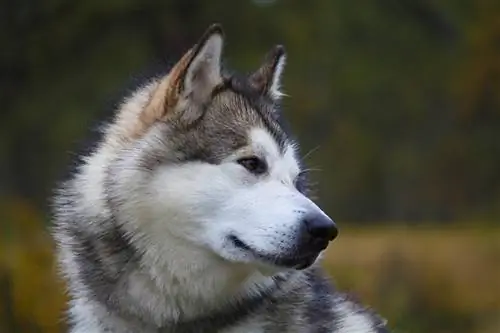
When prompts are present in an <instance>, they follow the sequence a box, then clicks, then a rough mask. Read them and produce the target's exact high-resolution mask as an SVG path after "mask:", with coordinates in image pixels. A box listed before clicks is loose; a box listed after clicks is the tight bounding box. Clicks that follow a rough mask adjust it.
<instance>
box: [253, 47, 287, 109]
mask: <svg viewBox="0 0 500 333" xmlns="http://www.w3.org/2000/svg"><path fill="white" fill-rule="evenodd" d="M285 60H286V52H285V48H284V47H283V46H282V45H276V46H275V47H274V48H273V49H272V50H271V51H269V52H268V53H267V55H266V57H265V59H264V63H263V64H262V65H261V67H260V68H259V69H258V70H257V71H256V72H254V73H253V74H252V75H250V77H249V80H250V84H251V85H252V86H253V87H254V88H255V89H257V91H258V92H259V93H260V94H262V95H267V96H269V97H271V98H272V99H280V98H281V96H283V95H284V94H283V93H282V92H281V91H280V86H281V75H282V74H283V70H284V67H285Z"/></svg>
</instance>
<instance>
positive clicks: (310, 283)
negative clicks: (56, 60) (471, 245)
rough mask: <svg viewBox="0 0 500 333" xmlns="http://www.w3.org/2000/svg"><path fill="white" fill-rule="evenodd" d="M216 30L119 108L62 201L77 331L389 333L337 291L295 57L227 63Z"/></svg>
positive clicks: (61, 247) (60, 230) (62, 260)
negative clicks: (291, 65)
mask: <svg viewBox="0 0 500 333" xmlns="http://www.w3.org/2000/svg"><path fill="white" fill-rule="evenodd" d="M223 45H224V33H223V29H222V27H221V26H220V25H218V24H214V25H212V26H210V27H209V28H208V30H207V31H206V32H205V33H204V34H203V36H202V37H201V39H200V40H199V41H198V42H197V43H196V44H195V45H194V46H193V47H192V48H191V49H189V50H188V51H187V52H186V53H185V54H184V55H183V56H182V57H181V59H180V60H179V61H178V62H177V63H176V64H175V65H174V66H173V67H171V69H170V70H169V71H168V72H167V73H165V74H159V75H156V76H153V77H152V78H151V79H150V80H149V81H148V82H147V83H145V84H143V85H141V86H140V87H139V88H137V89H135V90H134V91H133V92H132V93H131V94H129V95H128V97H126V98H124V100H123V101H122V102H121V104H120V105H118V106H117V107H116V112H115V114H114V118H113V119H112V120H111V121H110V122H109V123H107V124H106V125H105V126H104V127H103V130H102V138H101V140H100V141H98V143H97V145H96V146H95V147H94V149H93V150H92V151H91V152H89V153H88V154H86V155H85V156H82V158H81V163H80V164H79V165H78V167H77V170H76V171H75V172H74V173H73V174H72V176H71V177H70V178H69V179H68V180H66V181H64V182H62V183H61V184H59V186H58V187H57V189H56V193H55V195H54V199H53V202H52V203H53V217H54V218H53V220H54V226H53V229H52V233H53V236H54V239H55V241H56V245H57V258H58V263H59V266H60V269H61V275H62V276H63V277H64V278H65V279H66V281H67V286H68V287H67V291H68V293H69V295H70V303H69V310H68V317H69V319H68V322H69V325H70V331H71V332H72V333H104V332H110V333H117V332H120V333H153V332H154V333H160V332H163V333H166V332H179V333H198V332H200V333H201V332H203V333H212V332H213V333H215V332H225V333H233V332H241V333H260V332H270V333H272V332H276V333H278V332H280V333H282V332H311V333H312V332H315V333H320V332H325V333H326V332H338V333H354V332H359V333H374V332H378V333H382V332H388V331H389V329H388V327H387V324H386V321H385V320H384V319H383V318H381V317H380V316H379V315H378V314H376V313H375V312H374V311H373V310H371V309H370V308H368V307H364V306H362V305H361V303H359V302H357V301H355V300H354V299H353V298H352V297H350V296H349V295H347V294H344V293H341V292H339V291H337V290H336V289H335V287H334V286H333V284H332V282H331V281H330V280H329V279H328V278H327V276H326V275H325V273H323V271H322V269H321V265H320V262H321V256H322V253H323V251H324V250H325V249H326V248H327V247H328V245H329V244H330V242H331V241H332V240H334V239H335V238H336V236H337V234H338V231H337V227H336V225H335V223H334V222H333V221H332V219H331V218H330V217H329V216H328V215H327V214H326V213H324V212H323V211H322V210H321V209H320V208H319V207H318V206H317V205H316V204H315V203H314V202H313V201H312V200H311V199H310V198H309V195H308V186H307V184H308V181H307V169H306V168H305V167H304V165H303V163H302V161H301V158H300V156H299V148H298V144H297V142H296V140H294V139H293V138H292V136H291V134H290V132H289V131H288V130H287V126H286V123H285V121H284V119H283V116H282V111H281V107H280V105H281V99H282V96H283V93H282V92H281V90H280V82H281V77H282V73H283V70H284V66H285V59H286V54H285V50H284V48H283V47H282V46H279V45H278V46H275V47H274V48H272V50H271V51H270V52H269V53H268V54H267V56H266V57H265V59H264V61H263V63H262V65H261V66H260V68H258V69H257V70H256V71H255V72H253V73H250V74H248V75H241V74H237V73H231V72H229V71H227V70H226V69H225V68H222V61H221V58H222V50H223Z"/></svg>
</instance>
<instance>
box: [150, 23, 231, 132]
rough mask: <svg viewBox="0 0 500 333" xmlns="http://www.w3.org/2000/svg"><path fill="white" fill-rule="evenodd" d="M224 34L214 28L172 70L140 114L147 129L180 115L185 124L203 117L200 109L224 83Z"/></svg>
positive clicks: (214, 25)
mask: <svg viewBox="0 0 500 333" xmlns="http://www.w3.org/2000/svg"><path fill="white" fill-rule="evenodd" d="M223 36H224V33H223V30H222V27H221V26H220V25H219V24H213V25H211V26H210V27H209V28H208V29H207V30H206V31H205V33H204V34H203V36H202V37H201V39H200V40H199V41H198V43H196V44H195V45H194V46H193V47H192V48H191V49H190V50H189V51H187V52H186V53H185V54H184V55H183V56H182V58H181V59H180V60H179V61H178V62H177V63H176V64H175V65H174V66H173V68H172V69H171V70H170V72H169V74H168V75H167V76H166V77H164V78H163V79H162V80H161V82H160V83H159V85H158V87H157V88H156V89H155V91H154V93H153V96H152V98H151V101H150V103H149V106H148V107H147V108H146V109H145V110H144V112H143V113H142V114H141V122H142V123H143V124H145V125H146V126H147V125H148V124H152V123H153V122H154V121H156V120H159V119H165V117H171V116H174V115H179V114H178V112H182V116H183V118H184V119H185V120H186V121H190V120H191V121H192V120H194V119H196V118H197V117H198V116H200V111H201V109H202V108H200V106H201V105H202V104H203V103H205V102H206V101H208V99H209V98H210V94H211V93H212V91H213V90H214V88H215V87H216V86H217V85H219V84H220V83H222V76H221V55H222V47H223V39H224V37H223Z"/></svg>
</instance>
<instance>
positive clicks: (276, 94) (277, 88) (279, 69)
mask: <svg viewBox="0 0 500 333" xmlns="http://www.w3.org/2000/svg"><path fill="white" fill-rule="evenodd" d="M285 64H286V55H284V54H283V55H282V56H281V57H280V58H279V59H278V63H277V65H276V68H275V70H274V73H273V77H272V81H271V86H270V87H269V93H270V95H271V97H272V98H274V99H280V98H282V97H283V96H287V95H286V94H285V93H283V92H282V90H281V79H282V75H283V71H284V69H285Z"/></svg>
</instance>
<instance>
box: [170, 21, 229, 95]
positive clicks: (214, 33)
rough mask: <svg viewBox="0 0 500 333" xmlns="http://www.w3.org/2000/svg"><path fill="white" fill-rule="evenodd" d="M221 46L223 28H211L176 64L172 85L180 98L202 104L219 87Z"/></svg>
mask: <svg viewBox="0 0 500 333" xmlns="http://www.w3.org/2000/svg"><path fill="white" fill-rule="evenodd" d="M223 42H224V33H223V31H222V27H221V26H220V25H218V24H214V25H212V26H210V27H209V28H208V30H207V31H206V32H205V34H203V37H201V39H200V41H199V42H198V43H197V44H196V45H195V46H194V47H193V48H192V49H191V50H190V51H189V52H188V53H187V54H186V55H185V56H184V57H183V58H182V59H181V61H180V62H179V63H178V64H177V66H176V67H178V68H176V70H175V73H176V74H177V75H176V77H173V78H172V79H173V82H172V84H174V85H175V87H176V89H177V91H176V92H177V93H178V94H179V95H180V97H181V98H191V99H193V100H194V102H197V103H204V102H205V101H206V100H207V99H208V98H209V96H210V94H211V93H212V91H213V89H214V88H215V87H216V86H217V85H218V84H220V83H222V76H221V56H222V48H223Z"/></svg>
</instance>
